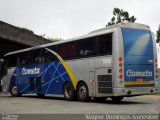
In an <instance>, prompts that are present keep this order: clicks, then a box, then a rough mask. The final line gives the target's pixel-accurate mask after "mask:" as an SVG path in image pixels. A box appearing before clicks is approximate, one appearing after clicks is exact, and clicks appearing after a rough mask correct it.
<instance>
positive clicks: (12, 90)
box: [10, 84, 22, 97]
mask: <svg viewBox="0 0 160 120" xmlns="http://www.w3.org/2000/svg"><path fill="white" fill-rule="evenodd" d="M10 94H11V95H12V97H20V96H22V93H18V92H17V86H16V85H15V84H13V85H11V88H10Z"/></svg>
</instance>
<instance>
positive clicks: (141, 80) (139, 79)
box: [136, 78, 144, 82]
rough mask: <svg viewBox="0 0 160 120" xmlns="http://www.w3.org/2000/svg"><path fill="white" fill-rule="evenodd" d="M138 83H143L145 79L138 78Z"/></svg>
mask: <svg viewBox="0 0 160 120" xmlns="http://www.w3.org/2000/svg"><path fill="white" fill-rule="evenodd" d="M136 81H137V82H143V81H144V79H143V78H136Z"/></svg>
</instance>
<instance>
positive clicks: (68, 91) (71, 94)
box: [63, 82, 76, 101]
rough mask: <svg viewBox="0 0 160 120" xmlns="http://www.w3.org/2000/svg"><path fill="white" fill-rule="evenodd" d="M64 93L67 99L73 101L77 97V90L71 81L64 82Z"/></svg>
mask: <svg viewBox="0 0 160 120" xmlns="http://www.w3.org/2000/svg"><path fill="white" fill-rule="evenodd" d="M63 93H64V98H65V100H68V101H71V100H75V99H76V92H75V91H74V89H73V86H72V84H71V83H69V82H67V83H65V84H64V87H63Z"/></svg>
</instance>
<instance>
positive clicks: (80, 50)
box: [76, 37, 97, 57]
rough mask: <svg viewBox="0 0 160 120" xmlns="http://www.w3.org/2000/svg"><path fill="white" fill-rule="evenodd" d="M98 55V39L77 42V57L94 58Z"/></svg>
mask: <svg viewBox="0 0 160 120" xmlns="http://www.w3.org/2000/svg"><path fill="white" fill-rule="evenodd" d="M96 54H97V41H96V38H95V37H94V38H87V39H84V40H79V41H77V42H76V55H77V57H87V56H94V55H96Z"/></svg>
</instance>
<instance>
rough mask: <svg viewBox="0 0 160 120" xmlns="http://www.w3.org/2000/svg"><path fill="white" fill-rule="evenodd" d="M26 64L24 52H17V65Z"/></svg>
mask: <svg viewBox="0 0 160 120" xmlns="http://www.w3.org/2000/svg"><path fill="white" fill-rule="evenodd" d="M26 64H27V60H26V53H20V54H18V65H26Z"/></svg>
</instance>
